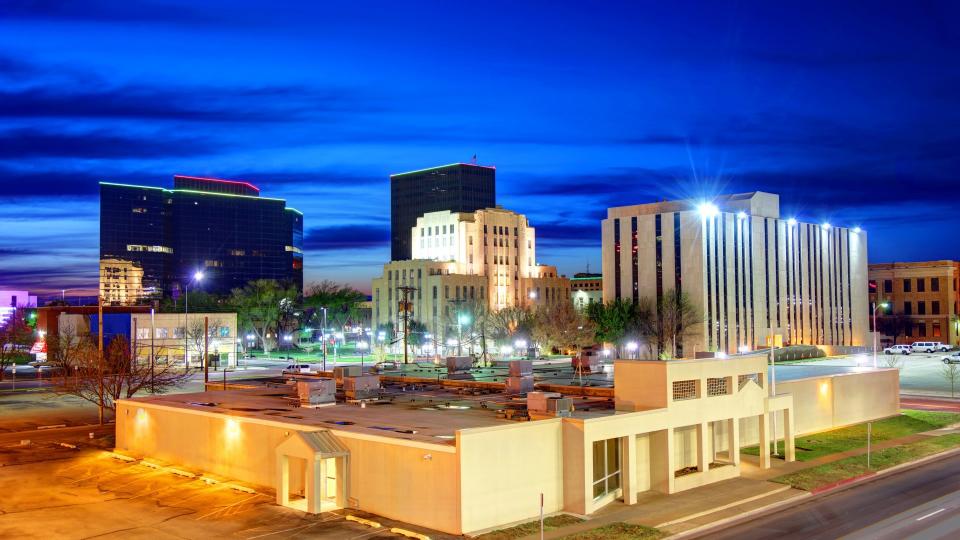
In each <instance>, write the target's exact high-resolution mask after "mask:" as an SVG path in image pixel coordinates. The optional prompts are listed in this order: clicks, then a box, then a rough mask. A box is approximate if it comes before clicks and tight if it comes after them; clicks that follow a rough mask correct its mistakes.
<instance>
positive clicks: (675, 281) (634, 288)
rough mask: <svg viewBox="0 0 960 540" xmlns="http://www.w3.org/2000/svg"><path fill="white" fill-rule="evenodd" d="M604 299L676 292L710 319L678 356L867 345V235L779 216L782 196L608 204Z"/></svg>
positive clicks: (656, 297) (634, 298) (652, 297)
mask: <svg viewBox="0 0 960 540" xmlns="http://www.w3.org/2000/svg"><path fill="white" fill-rule="evenodd" d="M602 237H603V275H604V276H605V277H606V279H604V281H603V298H604V300H605V301H611V300H615V299H623V300H627V301H634V302H637V301H638V300H639V299H640V298H643V297H646V298H649V299H650V300H651V301H657V300H659V299H661V298H663V296H664V294H667V293H669V292H670V291H679V292H682V293H683V294H685V295H687V296H688V298H689V299H690V300H691V301H692V302H693V303H694V304H695V305H696V306H697V308H698V309H700V310H702V314H703V324H702V325H700V331H698V333H697V335H695V336H687V337H686V338H684V340H683V343H682V344H680V345H681V346H680V347H678V349H679V350H678V353H682V354H678V356H694V353H696V352H697V351H719V352H726V353H732V352H736V351H739V350H747V349H754V348H756V347H762V346H765V345H766V344H767V341H768V339H767V338H768V337H769V336H771V335H774V336H775V335H777V334H781V335H783V336H784V338H783V339H784V342H785V344H788V345H790V344H805V345H818V346H824V347H834V348H845V347H847V348H848V347H862V346H866V345H867V344H868V338H867V333H868V327H867V319H868V308H867V235H866V233H865V232H864V231H862V230H860V229H859V228H857V227H851V228H848V227H844V226H839V225H836V224H830V223H825V222H823V223H807V222H801V221H799V220H798V219H796V218H794V217H791V216H788V217H786V218H784V217H781V215H780V198H779V196H778V195H775V194H771V193H763V192H753V193H743V194H737V195H724V196H721V197H717V198H715V199H713V200H711V201H691V200H681V201H665V202H658V203H652V204H640V205H634V206H621V207H615V208H610V209H608V210H607V219H605V220H603V226H602Z"/></svg>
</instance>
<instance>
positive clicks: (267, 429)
mask: <svg viewBox="0 0 960 540" xmlns="http://www.w3.org/2000/svg"><path fill="white" fill-rule="evenodd" d="M898 373H899V372H898V371H897V370H895V369H887V370H876V371H869V372H862V373H849V374H843V375H837V376H827V377H817V378H811V379H801V380H795V381H789V382H778V383H777V393H776V395H771V392H770V387H769V386H768V380H767V365H766V357H765V356H764V355H762V354H753V355H744V356H739V357H736V356H735V357H732V358H730V359H726V360H719V359H702V360H677V361H666V362H664V361H617V362H616V364H615V366H614V388H612V389H609V388H608V389H605V390H606V391H607V393H606V394H602V395H601V394H599V392H602V391H603V390H604V389H594V392H598V394H597V395H598V396H601V397H602V399H598V398H597V397H585V396H582V394H581V392H582V390H581V389H579V388H576V389H574V388H573V387H570V393H569V394H565V398H569V399H570V401H569V402H568V403H569V404H572V408H573V411H572V412H570V411H569V409H559V413H558V412H551V411H550V409H549V408H547V409H541V408H539V407H537V406H536V404H537V403H542V402H543V399H539V398H546V397H547V396H545V395H538V394H536V393H534V394H528V395H527V402H526V404H527V409H526V414H525V415H523V416H516V415H513V416H510V415H506V414H505V410H506V409H505V408H504V404H503V399H498V397H500V396H497V395H482V396H473V395H471V394H470V393H464V392H460V391H458V390H461V389H460V388H455V387H454V386H453V385H451V387H450V388H449V389H445V388H442V385H441V384H439V383H438V384H436V387H441V388H440V389H435V390H423V391H421V392H410V391H408V389H407V388H406V386H404V384H401V383H384V384H383V387H382V388H381V390H380V395H379V399H377V400H376V401H374V402H372V403H368V404H367V406H366V407H361V406H359V405H357V404H350V403H345V402H339V403H335V404H330V405H328V406H320V407H300V406H298V404H297V401H296V400H295V399H292V398H291V397H290V396H286V395H284V391H283V390H282V389H278V388H263V389H251V390H227V391H215V392H206V393H203V394H169V395H163V396H155V397H148V398H142V399H134V400H121V401H119V402H118V407H117V439H116V441H117V442H116V446H117V450H118V451H119V452H122V453H125V454H128V455H131V456H134V457H149V458H152V459H154V460H161V461H164V462H166V463H169V464H171V465H172V466H177V467H186V468H187V469H189V470H192V471H195V472H199V473H200V474H202V475H215V476H218V477H220V478H226V479H230V480H234V481H240V482H247V483H250V484H253V485H255V486H262V487H261V488H259V489H262V490H265V491H269V490H273V492H274V493H275V496H276V500H277V503H278V504H282V505H285V506H290V507H292V508H296V509H300V510H304V511H307V512H312V513H317V512H322V511H328V510H332V509H336V508H347V507H349V508H356V509H359V510H363V511H367V512H371V513H374V514H378V515H381V516H385V517H388V518H392V519H397V520H401V521H404V522H407V523H412V524H414V525H419V526H422V527H428V528H431V529H434V530H438V531H442V532H445V533H450V534H477V533H481V532H484V531H487V530H490V529H496V528H500V527H504V526H508V525H511V524H514V523H518V522H524V521H528V520H532V519H535V518H536V517H537V515H538V513H539V511H540V506H539V503H540V497H541V494H542V496H543V504H544V507H543V509H544V512H545V513H546V514H547V515H549V514H553V513H557V512H570V513H574V514H578V515H590V514H593V513H594V512H596V511H598V510H600V509H601V508H603V507H604V506H606V505H608V504H610V503H611V502H613V501H617V500H620V501H623V502H624V503H626V504H635V503H636V502H637V496H638V494H640V493H644V492H647V491H656V492H660V493H665V494H672V493H677V492H680V491H684V490H687V489H691V488H694V487H697V486H702V485H705V484H709V483H713V482H717V481H721V480H724V479H728V478H733V477H737V476H739V475H740V467H741V464H740V452H739V449H740V448H741V447H743V446H748V445H756V444H757V443H760V444H762V445H764V446H763V447H764V448H769V443H770V442H771V439H775V438H780V439H784V441H785V448H786V452H785V453H786V456H785V457H786V460H787V461H790V460H792V459H793V458H794V447H793V446H794V445H793V439H794V437H795V436H796V435H803V434H807V433H811V432H816V431H822V430H826V429H830V428H834V427H839V426H844V425H849V424H854V423H858V422H863V421H867V420H874V419H879V418H884V417H887V416H891V415H895V414H897V413H898V410H899V405H900V404H899V392H898V385H899V378H898ZM431 380H432V379H431ZM456 382H457V383H458V384H459V385H460V386H462V385H463V384H469V383H464V382H463V381H456ZM478 384H480V383H478ZM484 384H489V383H484ZM289 392H291V395H292V393H293V390H290V391H289ZM502 397H505V398H508V399H507V400H508V401H513V402H514V403H517V401H518V399H522V398H520V397H519V396H502ZM606 398H610V400H609V401H608V399H606ZM564 401H565V399H561V400H560V402H557V403H561V404H562V402H564ZM520 403H522V401H520ZM604 403H605V404H606V405H602V404H604ZM514 409H515V407H514ZM511 418H512V419H511ZM774 418H776V426H777V427H776V433H774V429H772V428H771V426H772V425H773V421H772V420H773V419H774ZM761 454H763V456H762V458H761V461H760V465H761V466H762V467H769V466H770V463H771V460H770V457H768V456H766V455H765V454H766V453H765V452H763V453H761Z"/></svg>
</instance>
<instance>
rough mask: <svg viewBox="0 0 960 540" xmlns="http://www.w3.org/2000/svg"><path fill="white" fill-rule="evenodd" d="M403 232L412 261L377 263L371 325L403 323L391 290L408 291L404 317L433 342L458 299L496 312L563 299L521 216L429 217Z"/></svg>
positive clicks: (564, 291)
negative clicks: (420, 325)
mask: <svg viewBox="0 0 960 540" xmlns="http://www.w3.org/2000/svg"><path fill="white" fill-rule="evenodd" d="M408 234H409V235H410V238H411V245H412V255H413V259H411V260H400V261H392V262H390V263H388V264H386V265H384V269H383V270H384V273H383V275H382V276H381V277H379V278H377V279H374V280H373V319H374V323H375V324H377V325H380V324H386V323H392V324H393V325H394V328H399V327H400V325H402V323H401V318H402V312H401V310H400V309H399V308H400V306H401V305H400V304H399V301H400V300H401V297H400V296H398V294H399V293H398V287H414V288H415V290H414V291H413V292H412V293H411V296H410V303H411V305H410V306H408V308H409V310H410V312H411V315H410V317H411V319H412V320H417V321H420V322H422V323H424V324H425V325H426V326H427V328H428V329H429V331H430V332H431V334H433V335H436V336H437V337H438V338H439V337H441V336H442V335H443V334H444V329H445V328H449V327H450V326H455V324H456V323H455V322H454V319H455V317H454V316H452V315H451V313H454V314H455V313H456V309H457V305H459V303H461V302H477V303H480V304H482V305H484V306H486V307H487V308H489V309H490V310H492V311H498V310H501V309H504V308H509V307H514V306H523V307H536V306H538V305H543V304H555V303H558V302H561V301H563V302H569V301H570V300H569V299H570V280H568V279H567V278H566V277H563V276H560V275H558V274H557V269H556V267H554V266H549V265H541V264H538V263H537V257H536V246H537V242H536V231H535V229H534V228H533V227H531V226H530V224H529V222H528V221H527V218H526V216H524V215H522V214H517V213H516V212H512V211H510V210H504V209H502V208H484V209H481V210H477V211H476V212H450V211H441V212H430V213H427V214H424V215H423V216H420V217H419V218H417V220H416V222H415V224H414V226H412V227H411V228H410V230H409V232H408Z"/></svg>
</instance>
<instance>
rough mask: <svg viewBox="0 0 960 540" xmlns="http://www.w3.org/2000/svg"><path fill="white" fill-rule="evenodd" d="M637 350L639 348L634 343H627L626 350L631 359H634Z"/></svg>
mask: <svg viewBox="0 0 960 540" xmlns="http://www.w3.org/2000/svg"><path fill="white" fill-rule="evenodd" d="M639 348H640V345H638V344H637V342H636V341H631V342H629V343H627V350H628V351H630V357H631V358H635V357H636V352H637V349H639Z"/></svg>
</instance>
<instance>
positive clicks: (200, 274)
mask: <svg viewBox="0 0 960 540" xmlns="http://www.w3.org/2000/svg"><path fill="white" fill-rule="evenodd" d="M193 279H195V280H197V281H200V280H201V279H203V272H201V271H199V270H197V271H196V272H194V273H193Z"/></svg>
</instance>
